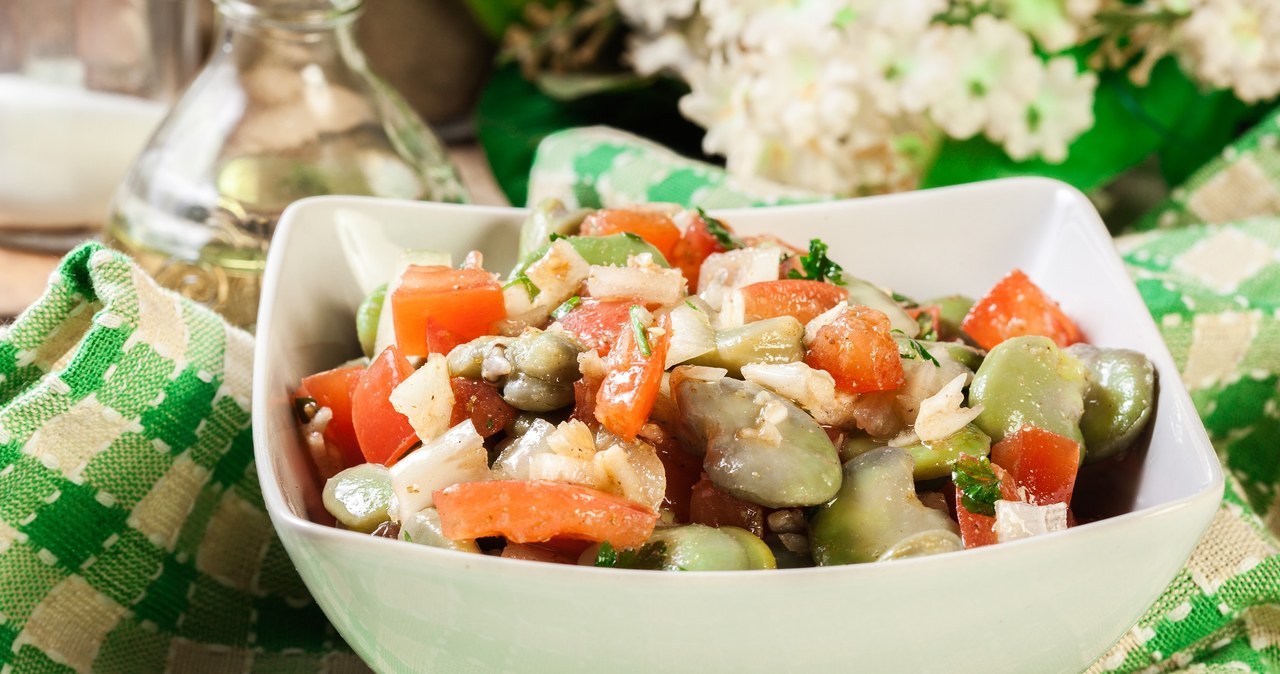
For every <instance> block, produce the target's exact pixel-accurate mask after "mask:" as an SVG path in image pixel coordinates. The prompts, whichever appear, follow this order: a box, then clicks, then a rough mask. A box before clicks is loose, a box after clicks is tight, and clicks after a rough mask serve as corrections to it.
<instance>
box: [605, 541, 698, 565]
mask: <svg viewBox="0 0 1280 674" xmlns="http://www.w3.org/2000/svg"><path fill="white" fill-rule="evenodd" d="M666 555H667V544H666V543H665V542H663V541H654V542H652V543H645V544H644V545H642V546H640V547H639V548H637V549H635V550H615V549H614V547H613V546H612V545H610V544H609V541H604V542H602V543H601V544H600V552H599V553H597V554H596V566H607V567H613V568H617V569H649V570H651V571H657V570H659V569H662V568H663V564H664V562H665V561H666ZM682 570H683V569H682Z"/></svg>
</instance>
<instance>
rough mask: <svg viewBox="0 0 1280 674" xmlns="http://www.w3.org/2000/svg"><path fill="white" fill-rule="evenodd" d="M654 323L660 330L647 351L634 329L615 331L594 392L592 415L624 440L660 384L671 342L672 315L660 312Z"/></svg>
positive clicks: (638, 423) (636, 429)
mask: <svg viewBox="0 0 1280 674" xmlns="http://www.w3.org/2000/svg"><path fill="white" fill-rule="evenodd" d="M657 327H659V328H662V331H663V332H662V334H661V335H656V336H650V337H649V351H650V355H648V356H646V355H644V353H643V352H642V351H641V350H640V345H639V343H637V341H636V337H635V330H634V329H632V328H630V327H628V328H627V329H624V330H622V331H621V332H620V333H619V334H618V342H617V343H616V344H614V346H613V349H612V350H610V352H609V358H608V360H607V361H605V365H606V367H607V368H608V371H607V372H606V373H605V376H604V381H603V382H601V383H600V391H599V392H598V393H597V394H596V409H595V416H596V419H597V420H598V421H599V422H600V423H601V424H602V425H603V426H604V427H605V428H606V429H608V430H609V432H611V433H613V434H614V435H616V436H618V437H620V438H622V439H623V440H627V441H630V440H633V439H635V437H636V434H637V433H639V432H640V428H641V427H642V426H644V424H645V421H647V420H648V419H649V413H650V412H652V411H653V404H654V402H655V401H657V399H658V391H659V389H661V388H662V372H663V369H664V366H665V365H666V360H667V349H668V348H669V347H670V346H671V316H670V315H669V314H663V315H662V316H660V317H659V318H658V322H657Z"/></svg>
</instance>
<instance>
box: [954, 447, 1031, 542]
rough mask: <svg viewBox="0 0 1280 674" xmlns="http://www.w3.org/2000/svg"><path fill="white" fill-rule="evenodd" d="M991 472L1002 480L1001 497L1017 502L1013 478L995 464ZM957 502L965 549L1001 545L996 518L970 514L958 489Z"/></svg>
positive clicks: (961, 538) (961, 535)
mask: <svg viewBox="0 0 1280 674" xmlns="http://www.w3.org/2000/svg"><path fill="white" fill-rule="evenodd" d="M991 470H992V472H994V473H995V474H996V477H998V478H1000V497H1001V498H1003V499H1004V500H1006V501H1017V500H1018V488H1017V486H1016V485H1015V484H1014V481H1013V476H1011V475H1009V472H1008V471H1006V470H1005V469H1003V468H1001V467H1000V466H998V465H996V464H994V463H993V464H991ZM955 500H956V519H958V520H959V521H960V541H961V542H963V543H964V547H965V549H968V548H980V547H982V546H984V545H994V544H995V543H999V540H997V538H996V518H995V517H993V516H991V515H980V514H978V513H974V512H969V510H967V509H966V508H965V507H964V503H963V501H962V500H961V499H960V490H959V489H958V488H957V489H956V490H955Z"/></svg>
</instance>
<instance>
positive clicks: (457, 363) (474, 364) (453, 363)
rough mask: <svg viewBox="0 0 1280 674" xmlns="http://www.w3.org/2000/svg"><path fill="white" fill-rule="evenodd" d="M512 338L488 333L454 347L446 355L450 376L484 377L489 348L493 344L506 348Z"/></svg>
mask: <svg viewBox="0 0 1280 674" xmlns="http://www.w3.org/2000/svg"><path fill="white" fill-rule="evenodd" d="M512 339H513V338H511V337H499V336H497V335H486V336H484V337H476V338H475V339H473V340H471V341H469V342H467V343H465V344H459V345H457V346H455V347H453V349H452V350H451V351H449V355H448V356H446V357H445V358H446V360H445V362H446V363H448V365H449V376H450V377H466V378H467V379H480V378H482V373H483V365H484V359H485V356H486V355H488V353H489V349H490V348H491V347H493V346H501V347H503V348H505V347H506V345H507V344H509V343H511V340H512Z"/></svg>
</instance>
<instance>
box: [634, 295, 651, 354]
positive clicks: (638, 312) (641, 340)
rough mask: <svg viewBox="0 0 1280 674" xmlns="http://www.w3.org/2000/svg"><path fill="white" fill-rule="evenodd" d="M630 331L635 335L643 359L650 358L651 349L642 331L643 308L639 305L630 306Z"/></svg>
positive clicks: (646, 336)
mask: <svg viewBox="0 0 1280 674" xmlns="http://www.w3.org/2000/svg"><path fill="white" fill-rule="evenodd" d="M631 331H632V332H634V333H635V335H636V344H638V345H639V346H640V354H641V355H643V356H644V357H645V358H648V357H649V356H652V355H653V348H652V347H650V346H649V335H648V334H647V333H645V331H644V307H642V306H640V305H639V304H633V305H631Z"/></svg>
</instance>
